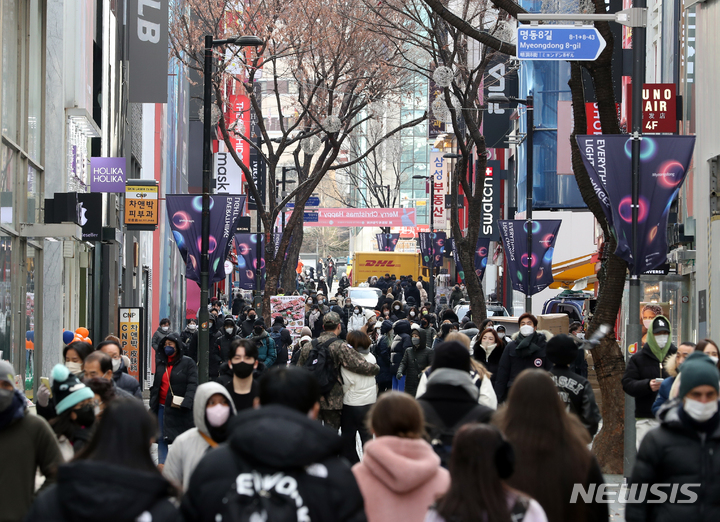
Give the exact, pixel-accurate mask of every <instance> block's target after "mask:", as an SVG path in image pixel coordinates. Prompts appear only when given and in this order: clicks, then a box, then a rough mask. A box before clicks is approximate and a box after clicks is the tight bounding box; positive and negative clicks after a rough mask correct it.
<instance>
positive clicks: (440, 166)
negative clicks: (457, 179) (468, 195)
mask: <svg viewBox="0 0 720 522" xmlns="http://www.w3.org/2000/svg"><path fill="white" fill-rule="evenodd" d="M443 154H444V152H439V151H433V152H431V153H430V176H431V183H432V184H433V192H432V194H433V201H432V202H431V206H430V212H432V213H433V219H434V227H435V228H439V229H444V228H447V225H448V223H447V214H446V211H445V194H446V193H447V186H448V177H449V176H448V174H449V168H450V162H449V161H447V160H446V159H445V158H443Z"/></svg>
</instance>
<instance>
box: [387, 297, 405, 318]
mask: <svg viewBox="0 0 720 522" xmlns="http://www.w3.org/2000/svg"><path fill="white" fill-rule="evenodd" d="M391 310H392V312H391V313H392V314H393V315H394V316H395V317H397V318H398V320H400V319H406V318H407V314H406V313H405V312H404V311H403V309H402V303H401V302H400V301H393V304H392V308H391Z"/></svg>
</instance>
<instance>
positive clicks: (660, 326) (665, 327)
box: [652, 317, 670, 335]
mask: <svg viewBox="0 0 720 522" xmlns="http://www.w3.org/2000/svg"><path fill="white" fill-rule="evenodd" d="M652 329H653V330H652V332H653V335H655V334H659V333H660V332H668V333H670V323H668V320H667V319H665V318H664V317H658V318H656V319H655V320H653V324H652Z"/></svg>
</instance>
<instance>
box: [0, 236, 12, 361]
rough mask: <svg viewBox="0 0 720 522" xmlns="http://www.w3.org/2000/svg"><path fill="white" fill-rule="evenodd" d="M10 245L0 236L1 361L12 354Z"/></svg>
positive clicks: (7, 240) (6, 238)
mask: <svg viewBox="0 0 720 522" xmlns="http://www.w3.org/2000/svg"><path fill="white" fill-rule="evenodd" d="M11 257H12V243H11V239H10V238H9V237H7V236H0V352H2V358H3V359H10V358H11V357H12V355H13V353H12V305H11V301H12V299H11V292H12V288H11V284H10V269H11V266H12V259H11Z"/></svg>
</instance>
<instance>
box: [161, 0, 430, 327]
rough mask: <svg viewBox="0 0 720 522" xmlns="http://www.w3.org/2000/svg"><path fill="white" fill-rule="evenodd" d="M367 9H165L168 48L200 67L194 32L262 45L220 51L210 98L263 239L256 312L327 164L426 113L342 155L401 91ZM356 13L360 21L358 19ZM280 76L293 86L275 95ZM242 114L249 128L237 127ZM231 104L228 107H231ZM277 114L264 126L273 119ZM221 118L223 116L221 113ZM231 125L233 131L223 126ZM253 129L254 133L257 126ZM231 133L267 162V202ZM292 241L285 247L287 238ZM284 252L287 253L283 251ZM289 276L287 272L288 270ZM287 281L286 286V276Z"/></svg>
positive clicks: (399, 61)
mask: <svg viewBox="0 0 720 522" xmlns="http://www.w3.org/2000/svg"><path fill="white" fill-rule="evenodd" d="M372 17H373V14H372V12H368V11H367V9H365V8H364V7H363V6H362V5H356V4H355V3H354V2H344V1H342V0H287V1H283V2H279V1H270V0H259V1H257V2H253V3H252V4H251V5H250V6H248V5H247V4H245V3H242V4H241V3H236V2H229V1H224V2H218V3H208V2H205V1H204V0H187V1H186V2H185V3H184V4H182V5H180V4H176V7H175V9H174V11H173V13H172V18H173V21H172V24H171V45H172V49H173V53H174V55H175V56H176V57H177V58H178V59H179V60H180V61H182V62H183V63H184V64H185V66H186V67H188V68H192V69H195V70H196V71H198V72H200V73H201V74H202V63H203V56H202V49H201V45H202V40H201V38H202V35H204V34H205V33H209V34H213V35H214V36H215V37H216V38H224V37H228V36H230V35H235V34H254V35H256V36H259V37H261V38H262V39H263V41H264V42H265V44H264V45H263V46H262V47H261V48H259V49H257V52H246V51H244V50H234V51H228V56H226V57H225V58H226V59H224V60H222V61H221V63H220V66H219V67H217V68H216V69H215V71H214V72H213V78H212V80H213V87H214V95H215V103H216V104H217V106H218V108H219V109H220V118H219V122H218V128H219V131H220V139H222V140H223V141H224V142H225V144H226V145H227V148H228V150H229V152H230V153H231V155H232V157H233V159H234V160H235V162H236V163H237V164H238V165H239V167H240V168H241V169H242V171H243V173H244V176H245V179H246V180H247V185H248V192H249V194H250V195H251V196H252V197H253V198H254V200H255V201H256V204H257V208H258V216H259V218H260V221H261V222H262V228H263V230H264V232H265V235H266V236H265V240H266V245H267V248H266V259H265V264H266V282H265V292H264V298H263V313H264V314H265V315H267V316H269V311H270V306H269V302H270V296H271V295H274V294H275V293H276V291H277V286H278V280H279V277H280V273H281V271H282V268H283V264H285V266H286V267H293V268H294V267H295V265H296V264H297V257H298V253H299V250H300V247H301V245H302V239H303V226H302V219H303V211H304V208H305V204H306V202H307V199H308V198H309V197H310V196H311V195H312V193H313V191H315V189H316V187H317V186H318V184H319V183H320V181H321V180H322V179H323V177H324V176H325V174H326V173H327V172H328V171H330V170H338V169H345V168H348V167H350V166H351V165H354V164H356V163H359V162H360V161H362V160H363V159H364V158H365V157H367V156H368V155H370V154H372V152H373V151H374V150H375V149H376V148H377V147H378V146H380V144H381V143H382V142H383V141H385V140H387V139H388V138H391V137H392V136H394V135H396V134H398V133H399V132H400V131H401V130H402V129H404V128H409V127H412V126H414V125H417V124H418V123H421V122H422V121H424V120H425V119H426V115H424V116H422V117H420V118H415V119H412V120H408V121H400V122H397V125H395V126H394V127H393V128H391V129H387V131H386V132H385V133H384V134H383V135H382V136H380V137H379V139H378V140H377V141H375V142H373V143H367V144H366V147H365V149H364V150H363V151H362V153H361V154H360V155H358V156H357V157H355V158H352V159H347V160H342V157H343V156H345V154H344V151H345V148H346V142H347V140H348V137H349V136H350V135H351V134H352V132H353V131H354V130H355V129H356V128H358V127H361V126H362V125H363V124H365V123H366V122H367V121H369V120H371V119H372V118H373V114H372V111H370V110H368V108H369V106H370V104H372V103H382V102H383V101H385V100H395V99H398V98H400V97H401V96H403V95H405V94H406V92H407V80H408V78H409V75H410V74H409V71H408V69H407V68H406V67H403V64H404V58H403V56H402V54H401V53H399V52H397V51H395V50H394V49H393V46H392V45H390V43H389V41H388V38H381V37H378V35H377V34H372V33H370V32H369V30H370V27H371V26H372V22H373V20H372ZM355 20H364V21H365V23H363V24H358V23H356V22H355ZM261 76H262V82H263V83H264V84H265V85H266V96H265V97H264V99H259V96H258V91H257V90H256V89H254V88H253V84H254V83H255V82H256V81H258V80H259V79H260V77H261ZM284 82H287V83H289V84H290V85H292V86H293V88H294V89H295V92H294V93H293V94H292V95H287V96H286V95H284V94H283V92H281V91H282V90H283V89H282V86H283V84H284ZM238 89H239V90H240V92H243V93H245V94H246V95H247V97H248V99H249V101H250V107H249V108H248V109H242V110H236V109H235V108H233V107H230V111H228V106H227V95H228V93H230V92H233V91H237V90H238ZM246 110H247V111H250V112H251V116H252V117H253V119H254V120H255V121H256V125H255V127H256V128H255V129H245V128H243V127H244V125H239V124H236V119H237V118H238V117H242V116H244V113H245V111H246ZM233 111H235V112H236V113H235V114H232V112H233ZM270 114H272V117H273V120H272V121H277V127H276V128H275V130H271V126H270V123H271V119H270V117H269V116H270ZM228 115H229V116H228ZM231 129H232V131H231ZM255 131H257V132H255ZM231 132H235V133H236V135H237V136H238V139H240V140H242V141H243V142H244V144H245V145H246V146H248V147H250V148H252V149H253V150H255V151H256V153H257V154H258V155H259V156H260V157H261V158H262V160H263V161H264V162H265V164H266V166H267V184H266V185H267V190H268V201H267V204H266V203H265V202H264V198H262V197H261V195H260V194H259V192H258V187H257V185H256V183H255V181H254V180H253V173H252V172H251V166H250V165H248V164H246V162H245V161H244V160H243V158H242V157H241V155H239V154H238V153H237V151H236V150H235V149H234V147H233V143H232V137H231ZM288 156H291V157H292V161H293V163H294V164H295V168H296V170H297V173H298V183H297V185H296V186H295V187H294V188H293V190H292V191H289V194H287V195H286V196H285V197H284V198H278V194H277V191H276V179H277V176H276V174H277V172H278V169H279V168H280V165H281V162H282V161H284V160H285V158H286V157H288ZM293 199H294V200H295V209H294V212H293V213H292V215H291V217H290V218H289V220H288V223H287V225H286V227H285V230H284V233H283V234H282V237H281V239H280V244H279V248H278V255H275V245H274V241H275V240H274V237H273V234H271V231H272V230H273V224H274V223H275V220H276V219H277V216H278V214H279V213H280V212H281V211H282V209H283V207H284V206H285V205H286V204H287V203H288V202H289V201H291V200H293ZM291 237H293V241H292V248H291V249H290V250H289V251H288V245H289V244H290V238H291ZM286 251H288V253H289V256H288V259H287V261H286V260H285V252H286ZM287 273H288V277H290V269H289V268H288V271H287ZM285 284H286V285H288V283H287V282H286V283H285Z"/></svg>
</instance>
